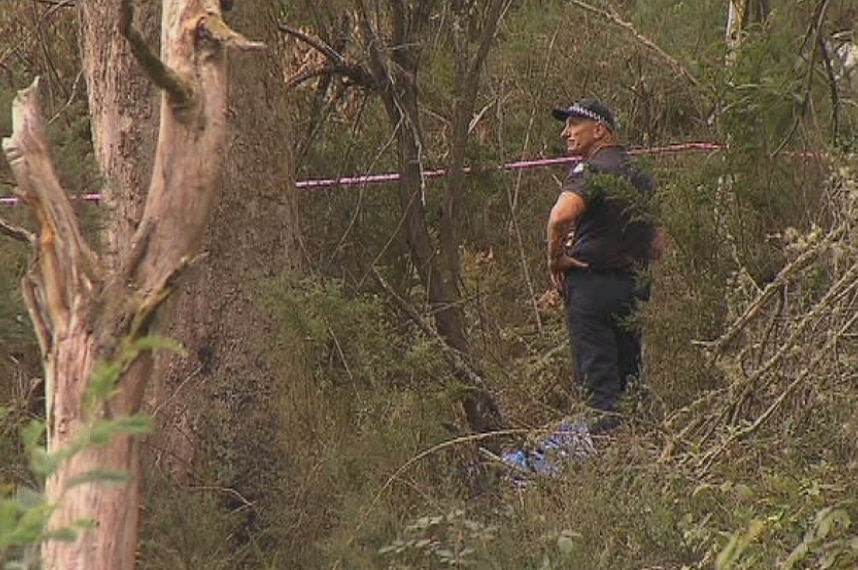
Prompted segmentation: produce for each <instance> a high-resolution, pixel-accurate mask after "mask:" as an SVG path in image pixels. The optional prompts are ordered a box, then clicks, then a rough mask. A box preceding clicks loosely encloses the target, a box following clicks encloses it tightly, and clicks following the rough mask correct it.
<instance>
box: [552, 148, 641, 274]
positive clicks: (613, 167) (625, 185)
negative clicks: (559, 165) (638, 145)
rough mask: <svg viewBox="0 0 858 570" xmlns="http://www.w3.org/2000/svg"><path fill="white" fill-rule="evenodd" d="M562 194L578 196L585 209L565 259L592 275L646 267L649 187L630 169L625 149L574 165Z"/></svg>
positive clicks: (608, 151)
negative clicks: (586, 268) (575, 261)
mask: <svg viewBox="0 0 858 570" xmlns="http://www.w3.org/2000/svg"><path fill="white" fill-rule="evenodd" d="M562 191H563V192H574V193H575V194H578V195H579V196H581V197H582V198H583V199H584V201H585V202H586V204H587V209H586V210H585V211H584V213H583V214H582V215H581V216H580V217H579V218H578V220H576V222H575V227H574V239H573V241H572V243H571V246H570V249H569V250H568V251H567V254H569V255H571V256H572V257H574V258H576V259H578V260H580V261H583V262H585V263H588V264H589V265H590V268H592V269H594V270H629V271H632V270H634V269H636V268H640V267H645V266H646V265H647V264H648V263H649V261H650V259H651V257H652V245H653V238H654V236H655V225H654V223H653V219H652V213H651V211H650V204H651V198H652V194H653V191H654V184H653V181H652V179H651V178H650V177H649V176H647V175H646V174H644V173H642V172H640V171H638V170H637V169H635V167H634V165H633V164H632V161H631V157H630V156H629V153H628V152H627V151H626V149H625V148H623V147H620V146H611V147H606V148H603V149H600V150H599V151H597V152H596V154H595V155H593V156H592V157H590V158H589V159H588V160H586V161H582V162H579V163H578V164H577V165H575V166H574V167H573V168H572V169H571V170H570V171H569V175H568V176H567V178H566V182H565V183H564V185H563V189H562Z"/></svg>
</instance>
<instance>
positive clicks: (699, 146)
mask: <svg viewBox="0 0 858 570" xmlns="http://www.w3.org/2000/svg"><path fill="white" fill-rule="evenodd" d="M722 148H723V147H722V145H720V144H715V143H708V142H694V143H682V144H674V145H667V146H659V147H650V148H636V149H631V150H630V151H629V152H630V153H631V154H634V155H644V154H675V153H681V152H697V151H717V150H721V149H722ZM578 160H580V159H579V158H577V157H574V156H563V157H559V158H542V159H537V160H520V161H516V162H510V163H507V164H504V165H502V166H500V167H498V170H527V169H531V168H542V167H545V166H563V165H566V164H572V163H575V162H578ZM462 170H463V171H464V172H465V173H466V174H468V173H470V172H473V170H474V169H473V168H472V167H465V168H463V169H462ZM446 174H447V171H446V170H427V171H425V172H423V179H424V180H431V179H433V178H440V177H442V176H444V175H446ZM397 180H399V173H398V172H390V173H386V174H368V175H365V176H348V177H344V178H314V179H310V180H299V181H298V182H296V183H295V188H297V189H299V190H318V189H322V188H336V187H343V186H363V185H365V184H379V183H383V182H395V181H397ZM72 199H73V200H75V199H76V200H83V201H85V202H100V201H101V194H95V193H90V194H82V195H80V196H72ZM19 202H20V199H19V198H16V197H14V196H11V197H3V198H0V205H4V206H15V205H17V204H18V203H19Z"/></svg>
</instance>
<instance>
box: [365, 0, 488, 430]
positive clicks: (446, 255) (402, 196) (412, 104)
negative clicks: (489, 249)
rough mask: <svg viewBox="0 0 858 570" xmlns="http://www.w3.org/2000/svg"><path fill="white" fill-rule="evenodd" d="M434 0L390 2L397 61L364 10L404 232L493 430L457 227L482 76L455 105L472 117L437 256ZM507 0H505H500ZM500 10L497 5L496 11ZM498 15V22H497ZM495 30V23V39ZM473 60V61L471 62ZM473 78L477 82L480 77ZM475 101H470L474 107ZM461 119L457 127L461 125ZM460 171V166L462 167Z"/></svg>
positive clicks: (458, 155) (470, 410) (472, 411)
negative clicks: (472, 341)
mask: <svg viewBox="0 0 858 570" xmlns="http://www.w3.org/2000/svg"><path fill="white" fill-rule="evenodd" d="M428 6H429V3H424V4H420V5H418V6H417V7H415V6H411V9H410V10H406V9H405V6H404V5H402V4H400V3H398V2H392V3H391V11H392V19H393V22H392V26H391V27H392V29H393V34H392V39H391V44H392V45H393V46H395V48H394V49H392V50H391V52H392V54H391V56H390V58H391V59H390V61H388V60H387V59H386V56H385V55H383V54H382V52H381V50H380V49H379V47H378V40H377V38H378V36H379V34H378V33H377V32H375V31H374V30H372V27H371V25H370V23H369V19H368V17H367V15H366V14H362V18H363V29H364V33H365V34H366V35H367V36H368V37H366V38H365V41H366V43H367V44H368V45H370V46H373V48H372V49H373V52H372V56H373V57H372V60H371V61H372V71H371V73H372V74H373V75H374V76H375V80H376V83H377V84H378V85H380V86H382V87H381V88H380V91H381V97H382V100H383V101H384V105H385V109H386V110H387V115H388V118H389V119H390V123H391V125H394V128H395V129H396V137H397V148H398V151H399V156H398V163H399V164H398V166H399V173H400V180H399V202H400V205H401V207H402V211H403V214H404V221H405V223H404V232H405V236H406V240H407V242H408V248H409V251H410V254H411V260H412V263H414V266H415V268H416V269H417V273H418V275H419V276H420V280H421V282H422V283H423V286H424V287H425V288H426V294H427V298H428V300H429V306H430V308H431V310H432V313H433V314H434V317H435V325H436V327H437V329H438V334H439V335H440V336H441V338H442V339H443V340H444V341H445V342H446V343H447V344H448V345H449V346H450V347H452V348H453V349H454V350H456V351H458V352H459V353H460V354H461V356H462V358H463V360H464V361H465V362H468V363H469V367H468V370H462V369H457V370H456V374H457V376H458V377H459V379H460V380H461V381H462V383H463V384H464V385H465V386H466V387H467V391H465V393H464V394H463V395H462V400H461V402H462V407H463V409H464V411H465V415H466V417H467V419H468V424H469V425H470V427H471V429H473V430H474V431H476V432H488V431H493V430H496V429H500V428H501V427H502V426H503V420H502V418H501V415H500V411H499V409H498V407H497V406H496V404H495V403H494V400H493V398H492V396H491V394H490V393H489V392H488V391H487V390H486V389H485V387H484V386H479V385H475V384H474V383H473V381H472V378H473V374H470V373H472V372H473V368H472V367H471V366H470V362H469V361H470V359H471V349H470V345H469V343H468V336H467V327H466V325H465V315H464V312H463V311H462V307H461V296H460V293H459V289H458V283H457V280H458V274H459V260H458V248H459V240H458V232H457V228H456V223H457V222H456V206H457V204H458V200H459V195H460V193H461V189H462V185H463V183H464V179H463V178H462V176H461V175H462V163H463V162H464V149H465V140H464V139H465V138H467V118H465V117H464V115H465V114H466V113H467V111H468V109H469V108H471V109H472V108H473V104H474V103H473V100H474V98H475V97H476V87H477V85H478V83H473V84H469V85H468V86H466V87H465V88H464V92H463V93H460V95H461V98H460V100H459V101H458V102H457V104H456V105H455V107H456V109H455V112H454V119H460V120H464V121H465V125H464V130H462V129H461V128H460V129H458V130H457V143H458V148H456V149H455V153H454V157H453V164H452V167H453V171H452V174H451V178H450V180H449V181H448V184H450V185H449V186H448V193H447V197H446V199H445V203H444V215H445V218H444V220H442V227H441V234H442V235H441V240H440V244H439V248H440V255H436V246H435V244H433V242H432V238H431V237H430V233H429V226H428V222H427V217H426V210H425V204H424V197H423V184H424V182H423V175H422V171H423V167H422V156H421V149H420V144H421V141H420V118H419V110H418V99H419V91H418V88H417V73H418V71H419V67H420V44H419V42H418V41H416V38H417V37H418V35H419V31H420V29H421V26H425V25H427V23H428V21H429V16H430V8H429V7H428ZM498 6H500V4H498ZM499 17H500V10H499V9H498V10H497V18H499ZM496 24H497V22H496V21H495V23H494V25H496ZM493 36H494V27H492V30H491V35H490V37H489V39H491V38H492V37H493ZM483 49H485V50H487V49H488V42H487V43H486V44H485V48H481V55H480V56H479V57H478V58H477V59H476V60H475V62H476V63H474V66H473V67H474V69H472V71H474V72H475V73H476V74H477V75H478V74H479V70H480V69H481V67H482V63H483V60H484V59H485V53H483V52H482V50H483ZM465 65H466V66H470V65H469V64H465ZM474 81H475V82H476V81H478V78H477V79H474ZM468 105H470V107H469V106H468ZM455 129H456V126H454V130H455ZM457 171H458V172H457Z"/></svg>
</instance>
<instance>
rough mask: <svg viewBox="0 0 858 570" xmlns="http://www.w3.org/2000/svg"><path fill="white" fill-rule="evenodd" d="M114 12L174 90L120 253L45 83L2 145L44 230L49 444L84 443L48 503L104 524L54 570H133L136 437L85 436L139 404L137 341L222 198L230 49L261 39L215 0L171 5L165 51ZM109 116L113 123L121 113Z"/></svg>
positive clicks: (54, 554) (61, 545)
mask: <svg viewBox="0 0 858 570" xmlns="http://www.w3.org/2000/svg"><path fill="white" fill-rule="evenodd" d="M116 9H117V10H118V13H119V17H118V22H119V26H117V28H116V29H114V30H112V31H105V32H104V33H109V34H112V35H115V34H116V33H117V32H120V31H121V32H122V34H123V35H124V36H125V37H126V38H127V39H128V41H129V42H130V46H131V50H132V53H133V54H134V56H135V58H136V59H137V60H138V61H139V62H140V63H141V65H142V67H143V69H144V71H145V72H146V73H147V74H148V75H149V77H150V79H152V81H153V82H154V83H155V84H156V85H157V86H158V87H159V88H161V89H162V91H163V92H164V94H163V95H162V100H161V112H160V115H161V119H160V130H159V138H158V144H157V150H156V156H155V161H154V165H153V175H152V178H151V182H150V185H149V191H148V194H147V199H146V204H145V208H144V210H143V213H142V221H141V223H140V225H139V227H137V228H136V229H135V230H134V232H133V235H132V236H131V237H130V238H128V235H129V234H130V228H126V229H124V230H121V231H119V232H117V234H116V235H118V236H123V237H122V238H121V239H120V240H118V241H117V246H118V247H121V248H122V250H121V251H117V252H116V254H115V256H112V258H111V256H110V255H108V262H106V263H105V262H104V260H102V259H99V258H98V257H97V256H96V255H95V254H94V253H93V251H92V250H91V249H90V247H89V246H88V244H87V243H86V241H85V239H84V238H83V235H82V233H81V231H80V227H79V224H78V222H77V220H76V219H75V216H74V213H73V210H72V207H71V203H70V202H69V199H68V196H67V195H66V193H65V192H64V191H63V189H62V188H61V186H60V184H59V181H58V179H57V176H56V173H55V172H54V169H53V165H52V164H51V161H50V158H49V151H48V146H47V142H46V140H47V138H46V135H45V129H44V123H43V119H42V116H41V110H40V108H39V105H38V91H37V86H38V80H37V81H36V82H35V83H34V86H33V87H31V88H30V89H28V90H25V91H22V92H21V93H20V94H19V97H18V98H17V99H16V102H15V105H14V108H13V134H12V136H11V137H9V138H7V139H4V141H3V149H4V151H5V153H6V157H7V159H8V161H9V163H10V166H11V167H12V171H13V173H14V175H15V178H16V181H17V183H18V188H17V189H16V192H17V193H18V194H19V195H20V196H21V198H22V199H23V201H24V202H26V203H27V204H29V205H30V206H31V208H32V209H33V211H34V214H35V217H36V219H37V221H38V225H39V232H38V237H37V238H35V237H30V236H29V235H28V234H27V233H26V232H24V233H21V234H20V236H21V237H22V238H23V239H26V240H29V241H30V242H31V244H32V246H33V248H34V250H35V256H36V261H35V262H34V263H33V265H32V266H31V269H30V271H29V272H28V274H27V275H26V276H25V278H24V280H23V284H22V285H23V289H24V297H25V300H26V302H27V307H28V310H29V312H30V316H31V319H32V321H33V324H34V328H35V331H36V334H37V337H38V340H39V345H40V348H41V351H42V358H43V361H44V368H45V379H46V406H47V414H46V417H47V421H48V430H47V441H48V451H49V452H51V453H55V452H58V451H62V450H63V449H64V448H65V447H67V446H68V445H70V444H72V443H74V444H75V445H80V446H81V449H80V450H79V451H78V452H77V453H76V454H74V455H73V456H72V457H71V458H70V459H65V460H63V461H61V462H60V463H59V464H58V466H57V467H56V469H55V470H53V472H52V473H51V474H50V476H49V479H48V481H47V485H46V492H47V499H48V501H49V502H50V503H51V504H52V505H53V506H54V510H53V511H52V516H51V520H50V523H49V525H50V528H51V529H60V528H64V527H66V526H67V525H69V524H71V523H73V522H75V521H79V520H80V519H88V520H91V521H93V522H94V523H95V524H94V526H92V527H91V528H88V529H86V530H81V531H80V533H79V535H78V537H77V539H76V540H74V541H72V542H52V541H49V542H46V543H45V544H44V547H43V558H44V559H43V564H44V566H45V567H47V568H51V569H52V570H56V569H59V570H62V569H74V570H117V569H127V568H133V566H134V559H135V553H136V535H137V516H138V515H137V511H138V509H137V496H138V492H137V475H138V466H137V442H136V441H135V440H134V439H133V438H132V437H131V436H129V435H126V434H124V433H119V432H115V433H113V434H112V438H111V439H110V442H109V443H108V444H107V445H103V446H102V445H94V442H89V444H86V441H87V439H86V437H87V429H88V428H90V427H92V425H94V423H96V422H100V421H103V420H111V419H117V418H122V417H124V416H127V415H128V414H133V413H135V412H136V411H137V410H138V409H139V408H140V404H141V400H142V393H143V389H144V388H145V384H146V382H147V381H148V378H149V375H150V371H151V359H150V357H149V355H148V354H146V353H145V352H144V353H143V355H142V356H141V355H140V352H139V351H138V350H136V349H134V342H135V341H136V340H137V339H139V338H142V337H144V336H146V335H148V334H149V332H150V330H151V327H152V323H153V320H154V317H155V315H156V313H157V310H158V308H159V306H160V305H161V304H162V303H163V301H164V300H165V299H166V297H167V296H168V295H169V294H170V292H171V291H172V289H173V288H174V286H175V281H176V279H177V277H178V275H179V274H180V273H181V272H182V271H183V269H185V268H186V267H187V265H188V264H189V263H190V262H191V261H192V259H193V256H194V255H195V252H196V251H197V250H198V248H199V244H200V241H201V239H202V235H203V231H204V229H205V227H206V225H207V223H208V220H209V218H210V217H211V213H212V211H213V208H214V206H215V203H216V199H217V195H218V190H219V186H220V177H221V168H222V164H223V157H224V151H225V145H226V140H227V132H226V110H227V89H226V75H227V74H226V72H227V69H226V53H225V52H226V49H227V48H228V47H236V48H240V49H244V48H254V47H259V46H258V44H254V43H252V42H248V41H247V40H245V39H244V38H243V37H242V36H240V35H238V34H236V33H235V32H232V30H230V29H229V28H227V27H226V26H225V24H224V23H223V21H222V19H221V17H220V7H219V5H218V4H217V3H216V2H212V1H211V0H171V1H166V2H164V4H163V16H162V40H161V48H162V49H161V57H160V58H159V57H158V56H156V55H155V54H154V53H153V52H152V51H151V50H150V48H149V47H148V45H146V43H145V41H144V40H143V38H142V36H141V35H140V33H139V32H138V31H137V30H136V29H135V28H134V27H133V25H132V21H131V18H132V14H131V5H130V1H129V0H123V1H122V2H121V5H120V6H118V7H117V8H116ZM110 43H111V42H108V44H110ZM112 43H113V45H116V42H112ZM94 92H95V93H97V92H98V91H97V90H94ZM102 125H103V126H110V119H109V118H108V119H106V120H105V121H104V123H102ZM131 133H133V129H129V130H128V133H126V134H131ZM109 138H110V137H103V138H102V139H101V141H102V143H103V142H104V141H105V140H108V139H109ZM101 361H113V362H120V363H121V367H120V368H119V372H118V374H119V376H118V380H117V384H116V387H115V389H113V390H111V394H110V396H108V397H107V398H106V401H104V402H101V403H100V404H98V405H97V406H94V405H92V404H91V403H90V402H89V398H86V397H84V394H85V393H87V392H88V390H89V388H90V386H91V379H92V375H93V371H94V369H95V366H96V363H97V362H101ZM82 438H83V441H84V444H81V443H80V442H81V441H82ZM105 469H108V470H122V471H124V472H125V473H127V475H128V479H127V480H126V481H125V482H123V483H120V484H117V485H115V486H111V487H107V486H105V485H104V484H102V483H99V482H98V481H97V479H98V477H95V479H94V480H91V481H90V479H93V477H94V476H95V475H97V473H94V472H98V471H102V470H105ZM84 480H86V481H87V482H83V481H84Z"/></svg>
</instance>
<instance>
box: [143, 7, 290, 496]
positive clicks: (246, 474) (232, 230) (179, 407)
mask: <svg viewBox="0 0 858 570" xmlns="http://www.w3.org/2000/svg"><path fill="white" fill-rule="evenodd" d="M229 16H230V20H231V21H233V22H235V24H236V25H237V26H238V27H240V28H241V29H242V30H243V31H246V32H247V33H248V34H250V35H252V36H253V37H257V38H260V39H262V40H264V41H266V43H268V44H269V45H272V46H275V45H277V43H278V42H277V37H278V31H277V29H276V23H277V3H276V2H274V1H272V0H246V1H245V2H240V3H237V4H236V5H235V7H234V9H233V11H232V12H230V14H229ZM261 55H262V57H259V58H255V59H254V61H252V62H247V64H245V65H242V66H235V67H233V69H231V71H230V76H231V84H230V100H231V103H230V112H231V114H232V115H234V119H233V122H232V125H231V127H232V128H231V136H230V139H229V143H228V145H229V157H230V159H229V162H228V163H227V165H226V170H225V173H224V176H225V179H224V189H225V191H224V196H223V199H222V201H221V203H220V205H219V207H218V210H217V212H216V214H215V217H214V219H213V220H212V224H211V227H210V229H209V232H208V233H207V234H206V236H205V239H204V243H203V248H204V250H206V251H207V252H208V253H209V254H210V255H208V256H207V257H206V259H205V260H203V261H202V262H201V263H200V264H199V267H198V269H197V270H195V271H194V274H193V275H192V278H191V279H190V280H189V282H188V284H187V287H186V288H184V289H183V291H182V292H181V293H180V294H179V295H178V296H177V297H176V299H175V304H174V305H173V310H172V311H171V315H170V318H169V329H168V331H169V332H168V336H170V337H172V338H176V339H179V340H181V341H182V343H183V344H184V345H185V346H186V347H187V348H188V351H189V353H190V358H177V357H172V356H169V355H165V356H164V358H163V360H162V362H160V363H159V364H158V366H159V369H160V370H161V371H162V372H160V373H159V374H157V375H156V377H157V378H158V381H157V382H156V383H155V385H154V388H155V391H154V392H153V394H152V398H151V399H152V402H153V404H154V405H156V406H158V418H157V419H158V424H159V425H160V426H162V429H161V430H160V431H159V433H158V434H157V436H156V437H154V438H152V439H153V441H152V452H153V454H154V459H155V461H156V462H157V464H158V465H159V466H160V467H163V468H166V469H167V470H168V471H170V472H171V473H172V474H173V475H174V476H176V477H178V478H179V479H189V478H193V479H194V480H196V481H205V482H206V484H215V485H217V486H219V487H223V488H230V489H233V490H235V491H238V492H239V493H240V494H241V495H242V496H243V497H245V498H247V499H248V500H250V501H253V502H254V503H256V504H257V505H259V508H258V510H259V511H266V510H267V508H268V507H269V506H271V505H272V501H269V500H266V497H265V494H266V493H273V492H275V489H276V488H277V487H276V485H275V484H274V483H276V481H271V480H272V479H276V478H277V476H278V474H277V472H276V469H274V468H273V467H272V466H271V463H272V460H273V459H274V458H276V457H277V456H278V454H279V453H280V452H279V451H277V450H276V449H274V448H273V446H274V445H276V444H275V442H273V441H272V440H270V439H267V438H261V437H259V434H261V433H267V432H270V431H271V429H272V428H271V425H272V422H276V418H277V415H278V412H277V410H276V409H274V406H276V401H277V399H276V398H275V397H272V396H271V395H272V393H273V392H275V391H276V390H279V389H280V384H282V383H283V382H284V381H287V380H288V379H284V378H282V377H277V375H276V374H275V372H274V371H272V370H271V367H270V364H269V357H268V352H269V350H270V346H271V342H270V340H271V338H272V335H274V334H276V326H277V323H276V322H275V320H274V317H273V315H271V314H270V312H269V311H267V310H266V307H264V306H263V304H262V303H261V302H260V300H261V299H262V298H263V296H264V293H265V291H264V288H265V280H266V278H269V277H272V276H275V275H280V274H282V273H283V272H286V271H288V270H290V269H291V268H295V267H297V266H298V265H299V261H298V257H299V256H298V253H297V245H296V239H295V235H294V231H295V228H296V227H297V225H296V224H294V223H293V220H294V216H295V213H294V212H293V209H292V192H294V182H293V172H294V169H293V165H292V157H291V156H290V155H289V149H290V148H291V147H290V145H288V144H286V143H285V142H284V141H287V140H289V137H290V136H291V125H290V120H289V105H290V103H289V98H288V93H287V88H286V85H285V83H284V81H283V76H282V65H281V60H280V59H278V58H279V56H280V54H279V53H278V51H277V50H276V49H274V48H272V49H270V50H268V51H266V52H265V53H264V54H261ZM281 372H282V371H278V373H281ZM202 442H205V443H207V444H208V445H207V446H206V447H207V448H208V449H211V450H213V452H214V453H216V454H217V455H218V457H217V458H216V462H217V463H218V464H219V465H220V466H221V469H219V471H220V472H221V473H222V474H227V475H226V476H225V477H223V478H221V479H218V480H214V481H213V480H212V477H213V475H212V474H211V473H203V472H200V471H198V470H197V467H198V466H199V465H201V464H202V463H203V462H202V461H201V459H202V457H201V453H200V452H199V450H198V449H197V448H198V445H199V444H200V443H202ZM209 459H211V458H209Z"/></svg>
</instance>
